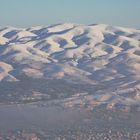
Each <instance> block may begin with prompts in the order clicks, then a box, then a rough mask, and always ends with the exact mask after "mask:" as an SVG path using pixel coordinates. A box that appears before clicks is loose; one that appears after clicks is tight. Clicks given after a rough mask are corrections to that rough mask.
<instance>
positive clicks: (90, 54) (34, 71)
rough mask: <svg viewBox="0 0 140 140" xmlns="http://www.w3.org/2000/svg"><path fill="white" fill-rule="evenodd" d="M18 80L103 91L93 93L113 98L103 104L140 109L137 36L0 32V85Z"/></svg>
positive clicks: (117, 30)
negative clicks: (60, 82)
mask: <svg viewBox="0 0 140 140" xmlns="http://www.w3.org/2000/svg"><path fill="white" fill-rule="evenodd" d="M20 75H26V76H28V77H31V78H46V79H49V78H51V79H63V80H66V81H68V82H76V83H87V84H93V85H98V86H103V87H105V88H104V91H97V93H100V94H102V93H104V92H106V93H107V94H110V95H112V96H113V97H112V96H111V97H110V95H109V96H108V95H107V97H110V98H109V99H108V98H107V99H106V98H105V99H106V100H111V101H112V100H114V98H115V97H118V96H121V97H122V98H120V100H119V101H118V102H122V101H123V97H125V96H127V97H128V98H127V99H129V98H131V99H132V100H133V101H135V102H134V103H139V102H140V30H136V29H129V28H122V27H113V26H109V25H104V24H99V25H89V26H86V25H78V24H72V23H64V24H57V25H52V26H47V27H43V26H38V27H31V28H28V29H17V28H12V27H5V28H1V29H0V81H17V80H21V79H19V78H18V77H19V76H20ZM36 80H37V79H36ZM116 94H117V95H116ZM118 94H121V95H118ZM104 96H105V95H104ZM102 99H103V98H102ZM127 99H126V100H127Z"/></svg>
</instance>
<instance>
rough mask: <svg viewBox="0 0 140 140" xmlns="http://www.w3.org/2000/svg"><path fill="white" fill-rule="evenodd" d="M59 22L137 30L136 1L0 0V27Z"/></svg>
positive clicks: (139, 1)
mask: <svg viewBox="0 0 140 140" xmlns="http://www.w3.org/2000/svg"><path fill="white" fill-rule="evenodd" d="M63 22H72V23H80V24H95V23H102V24H110V25H119V26H124V27H134V28H140V0H0V26H7V25H9V26H15V27H29V26H36V25H50V24H57V23H63Z"/></svg>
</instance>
